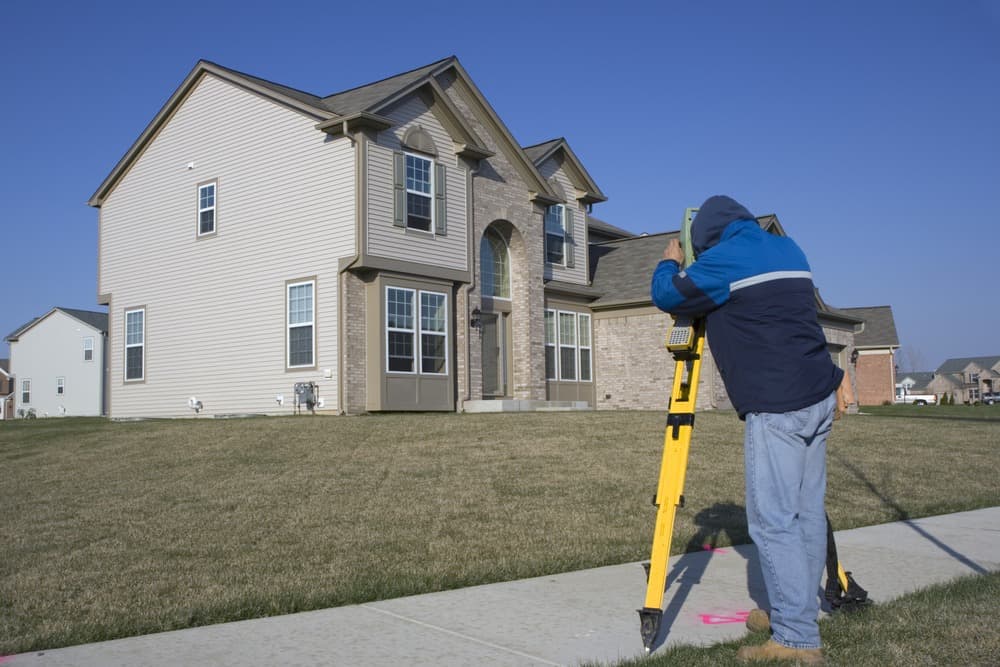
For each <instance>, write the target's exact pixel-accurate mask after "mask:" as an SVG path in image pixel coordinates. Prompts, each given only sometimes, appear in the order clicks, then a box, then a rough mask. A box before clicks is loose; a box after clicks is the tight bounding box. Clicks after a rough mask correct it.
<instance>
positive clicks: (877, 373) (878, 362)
mask: <svg viewBox="0 0 1000 667" xmlns="http://www.w3.org/2000/svg"><path fill="white" fill-rule="evenodd" d="M855 374H856V381H857V390H858V405H882V404H883V403H885V402H886V401H888V402H889V403H892V402H893V400H895V397H896V382H895V369H894V368H893V355H892V353H891V352H886V353H881V354H861V355H859V356H858V363H857V366H856V367H855Z"/></svg>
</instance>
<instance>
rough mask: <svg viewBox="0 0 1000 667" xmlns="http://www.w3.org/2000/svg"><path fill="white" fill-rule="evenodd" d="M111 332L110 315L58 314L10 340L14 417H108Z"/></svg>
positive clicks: (65, 311)
mask: <svg viewBox="0 0 1000 667" xmlns="http://www.w3.org/2000/svg"><path fill="white" fill-rule="evenodd" d="M107 332H108V316H107V313H98V312H93V311H89V310H75V309H72V308H53V309H52V310H50V311H49V312H48V313H46V314H45V315H43V316H42V317H39V318H36V319H34V320H32V321H31V322H29V323H28V324H25V325H24V326H22V327H21V328H19V329H17V330H16V331H14V332H13V333H11V334H10V335H9V336H7V341H8V342H9V343H10V366H11V371H12V373H13V374H14V375H15V377H16V378H17V385H16V391H15V392H14V411H15V414H16V415H18V416H26V415H27V414H29V413H30V412H32V411H34V415H35V416H38V417H58V416H74V417H98V416H101V415H104V414H105V402H104V395H105V391H104V360H105V356H106V350H107Z"/></svg>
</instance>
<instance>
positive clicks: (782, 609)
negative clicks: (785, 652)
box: [744, 393, 837, 648]
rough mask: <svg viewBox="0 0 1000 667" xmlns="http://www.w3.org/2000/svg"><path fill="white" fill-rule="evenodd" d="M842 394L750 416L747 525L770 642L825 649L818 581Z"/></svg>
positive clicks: (823, 558)
mask: <svg viewBox="0 0 1000 667" xmlns="http://www.w3.org/2000/svg"><path fill="white" fill-rule="evenodd" d="M836 407H837V398H836V393H833V394H830V396H829V397H827V398H825V399H824V400H822V401H820V402H819V403H816V404H815V405H811V406H809V407H807V408H803V409H801V410H795V411H792V412H785V413H769V412H755V413H750V414H748V415H747V416H746V435H745V442H744V458H745V463H746V496H747V523H748V524H749V528H750V537H751V538H752V539H753V541H754V544H756V545H757V552H758V554H759V556H760V567H761V570H762V572H763V575H764V585H765V587H766V588H767V597H768V600H769V601H770V603H771V632H772V639H774V641H776V642H778V643H779V644H783V645H785V646H790V647H792V648H819V647H820V639H819V626H818V625H817V623H816V618H817V616H818V615H819V595H818V592H819V584H820V578H821V577H822V576H823V567H824V565H825V563H826V513H825V510H824V508H823V496H824V494H825V493H826V438H827V436H828V435H829V434H830V428H831V426H832V425H833V414H834V410H835V409H836Z"/></svg>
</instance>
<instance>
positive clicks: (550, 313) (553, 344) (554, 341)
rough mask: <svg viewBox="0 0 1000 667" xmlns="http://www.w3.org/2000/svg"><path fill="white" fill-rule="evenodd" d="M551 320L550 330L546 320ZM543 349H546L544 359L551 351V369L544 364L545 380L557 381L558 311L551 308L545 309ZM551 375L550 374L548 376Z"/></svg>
mask: <svg viewBox="0 0 1000 667" xmlns="http://www.w3.org/2000/svg"><path fill="white" fill-rule="evenodd" d="M549 317H551V318H552V328H551V331H550V329H549V322H548V318H549ZM545 319H546V322H545V348H546V355H545V356H546V358H548V350H549V348H551V349H552V367H551V368H550V367H549V364H548V363H546V364H545V379H546V380H558V379H559V346H558V342H559V316H558V311H556V310H554V309H552V308H546V309H545ZM550 332H551V334H552V338H551V340H550V338H549V333H550ZM550 373H551V374H550Z"/></svg>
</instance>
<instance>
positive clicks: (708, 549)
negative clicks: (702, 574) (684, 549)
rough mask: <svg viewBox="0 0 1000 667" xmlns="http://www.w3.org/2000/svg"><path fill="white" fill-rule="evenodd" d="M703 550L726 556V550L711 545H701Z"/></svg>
mask: <svg viewBox="0 0 1000 667" xmlns="http://www.w3.org/2000/svg"><path fill="white" fill-rule="evenodd" d="M701 548H702V549H704V550H705V551H711V552H712V553H717V554H724V553H726V550H725V549H717V548H715V547H713V546H712V545H711V544H703V545H701Z"/></svg>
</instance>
